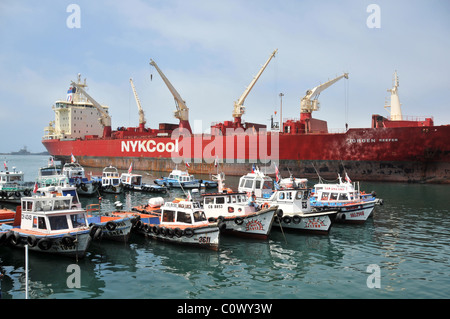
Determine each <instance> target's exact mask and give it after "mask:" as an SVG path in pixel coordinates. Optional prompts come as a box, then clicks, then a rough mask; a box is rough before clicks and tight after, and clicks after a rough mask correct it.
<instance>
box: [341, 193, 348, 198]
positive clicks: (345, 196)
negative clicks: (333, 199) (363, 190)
mask: <svg viewBox="0 0 450 319" xmlns="http://www.w3.org/2000/svg"><path fill="white" fill-rule="evenodd" d="M339 200H348V196H347V193H341V194H340V195H339Z"/></svg>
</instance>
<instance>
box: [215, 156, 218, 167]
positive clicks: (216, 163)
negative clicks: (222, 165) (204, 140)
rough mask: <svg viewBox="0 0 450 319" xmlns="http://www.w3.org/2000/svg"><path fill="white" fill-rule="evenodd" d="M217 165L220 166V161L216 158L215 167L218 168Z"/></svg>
mask: <svg viewBox="0 0 450 319" xmlns="http://www.w3.org/2000/svg"><path fill="white" fill-rule="evenodd" d="M217 165H219V159H218V158H217V156H216V158H215V159H214V167H217Z"/></svg>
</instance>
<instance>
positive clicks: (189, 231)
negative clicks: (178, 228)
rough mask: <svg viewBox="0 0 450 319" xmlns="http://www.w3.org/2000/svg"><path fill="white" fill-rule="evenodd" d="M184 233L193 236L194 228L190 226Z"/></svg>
mask: <svg viewBox="0 0 450 319" xmlns="http://www.w3.org/2000/svg"><path fill="white" fill-rule="evenodd" d="M184 234H185V235H186V237H192V236H194V230H193V229H192V228H189V227H188V228H186V229H185V230H184Z"/></svg>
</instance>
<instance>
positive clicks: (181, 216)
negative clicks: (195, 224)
mask: <svg viewBox="0 0 450 319" xmlns="http://www.w3.org/2000/svg"><path fill="white" fill-rule="evenodd" d="M177 222H179V223H186V224H192V218H191V214H188V213H185V212H177Z"/></svg>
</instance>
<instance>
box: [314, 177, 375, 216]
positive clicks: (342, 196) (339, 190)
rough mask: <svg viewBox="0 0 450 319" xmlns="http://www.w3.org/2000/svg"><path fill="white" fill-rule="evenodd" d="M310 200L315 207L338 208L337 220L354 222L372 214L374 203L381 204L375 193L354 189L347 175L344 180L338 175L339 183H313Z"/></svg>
mask: <svg viewBox="0 0 450 319" xmlns="http://www.w3.org/2000/svg"><path fill="white" fill-rule="evenodd" d="M310 202H311V206H313V207H315V208H316V209H320V210H323V209H327V210H328V209H338V210H339V213H338V214H337V215H336V221H337V222H345V223H355V224H362V223H364V222H365V221H366V220H367V219H368V218H369V217H370V216H371V215H372V213H373V210H374V208H375V205H382V204H383V200H382V199H380V198H376V196H375V193H371V194H366V193H364V192H360V191H359V190H358V189H356V188H355V185H354V184H352V183H351V181H350V179H349V178H348V176H347V175H346V181H345V182H343V181H342V178H341V176H339V183H336V184H327V183H320V184H316V185H314V190H313V195H312V196H311V198H310Z"/></svg>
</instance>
